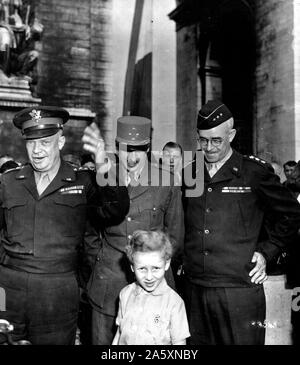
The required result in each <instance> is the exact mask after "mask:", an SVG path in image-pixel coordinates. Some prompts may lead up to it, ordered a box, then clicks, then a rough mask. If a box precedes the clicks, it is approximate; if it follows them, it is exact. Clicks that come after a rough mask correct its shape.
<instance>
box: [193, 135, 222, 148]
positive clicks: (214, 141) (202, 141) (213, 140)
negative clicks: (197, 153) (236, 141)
mask: <svg viewBox="0 0 300 365" xmlns="http://www.w3.org/2000/svg"><path fill="white" fill-rule="evenodd" d="M198 141H199V143H200V145H201V146H202V147H206V146H207V145H208V142H210V144H211V145H212V146H214V147H219V146H220V145H221V144H222V143H223V142H224V138H221V137H216V138H210V139H207V138H204V137H199V136H198Z"/></svg>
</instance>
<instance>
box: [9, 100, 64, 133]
mask: <svg viewBox="0 0 300 365" xmlns="http://www.w3.org/2000/svg"><path fill="white" fill-rule="evenodd" d="M68 119H69V113H68V112H67V111H66V110H65V109H63V108H58V107H53V106H39V107H30V108H25V109H23V110H21V111H19V112H18V113H17V114H16V115H15V116H14V119H13V123H14V125H15V126H16V127H17V128H19V129H21V131H22V135H23V136H24V138H25V139H38V138H43V137H49V136H52V135H53V134H56V133H57V132H58V131H59V130H60V129H62V128H63V124H65V123H66V122H67V121H68Z"/></svg>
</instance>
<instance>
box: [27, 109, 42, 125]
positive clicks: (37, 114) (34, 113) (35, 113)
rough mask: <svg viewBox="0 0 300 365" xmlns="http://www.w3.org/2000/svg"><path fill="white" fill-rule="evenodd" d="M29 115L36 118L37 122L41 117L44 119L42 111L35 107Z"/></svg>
mask: <svg viewBox="0 0 300 365" xmlns="http://www.w3.org/2000/svg"><path fill="white" fill-rule="evenodd" d="M29 115H30V116H31V117H32V119H34V120H35V121H36V122H37V123H38V121H39V120H40V119H42V116H41V111H40V110H35V109H33V110H32V112H30V113H29Z"/></svg>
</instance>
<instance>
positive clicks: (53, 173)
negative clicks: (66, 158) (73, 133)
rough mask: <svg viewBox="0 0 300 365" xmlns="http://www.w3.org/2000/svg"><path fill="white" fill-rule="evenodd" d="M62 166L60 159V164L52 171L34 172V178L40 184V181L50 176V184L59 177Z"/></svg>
mask: <svg viewBox="0 0 300 365" xmlns="http://www.w3.org/2000/svg"><path fill="white" fill-rule="evenodd" d="M60 165H61V160H60V159H59V163H58V164H57V165H56V166H54V168H53V169H52V170H50V171H47V172H39V171H35V170H34V177H35V180H36V182H39V181H40V179H42V178H43V177H44V176H46V175H48V179H49V182H51V181H52V180H53V179H54V178H55V176H56V175H57V173H58V170H59V168H60Z"/></svg>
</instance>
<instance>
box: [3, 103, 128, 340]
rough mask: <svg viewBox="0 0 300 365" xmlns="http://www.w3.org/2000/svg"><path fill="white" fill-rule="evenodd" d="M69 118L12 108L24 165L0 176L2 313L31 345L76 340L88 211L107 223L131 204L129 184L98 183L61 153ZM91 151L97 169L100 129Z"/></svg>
mask: <svg viewBox="0 0 300 365" xmlns="http://www.w3.org/2000/svg"><path fill="white" fill-rule="evenodd" d="M68 118H69V114H68V112H67V111H66V110H64V109H62V108H55V107H46V106H41V107H39V108H35V109H34V108H26V109H24V110H22V111H20V112H19V113H17V114H16V115H15V117H14V119H13V123H14V125H15V126H16V127H17V128H19V129H20V130H21V132H22V135H23V137H24V138H25V142H26V149H27V152H28V158H29V164H26V165H24V166H22V167H20V168H16V169H15V170H13V171H10V172H7V173H5V174H3V175H2V176H1V184H0V209H1V215H2V216H3V218H4V219H3V220H2V223H3V224H2V227H3V231H4V232H3V238H2V243H1V244H2V245H3V249H4V255H3V258H2V262H1V265H0V287H2V288H4V290H5V293H6V311H5V312H2V313H1V317H2V318H4V319H6V320H8V321H9V322H10V323H11V324H13V326H14V335H15V339H17V340H19V339H22V338H26V339H28V340H29V341H31V343H32V344H52V345H54V344H73V343H74V340H75V333H76V322H77V313H78V304H79V292H78V283H77V274H76V271H77V268H78V265H77V264H78V251H79V247H80V245H81V244H82V242H83V237H84V233H85V226H86V215H87V210H88V209H89V208H90V209H95V211H96V213H97V214H98V215H99V220H102V221H103V223H105V221H106V220H110V221H111V220H113V219H120V218H122V217H124V216H125V214H126V213H127V210H128V206H129V199H128V193H127V189H126V187H118V186H116V184H114V186H106V187H99V186H98V185H97V183H96V177H95V174H94V173H93V172H91V171H88V170H85V169H82V170H81V169H76V168H74V167H72V166H71V165H70V164H68V163H66V162H64V161H63V160H62V159H61V157H60V151H61V149H62V148H63V146H64V143H65V137H64V135H63V124H64V123H66V122H67V120H68ZM94 152H95V159H96V161H98V163H99V169H100V168H101V166H102V165H101V164H102V163H103V161H104V159H105V151H104V142H103V140H101V139H99V136H98V140H97V148H96V149H95V151H94ZM99 173H100V172H99ZM111 179H112V181H113V176H111ZM114 180H115V179H114Z"/></svg>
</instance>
